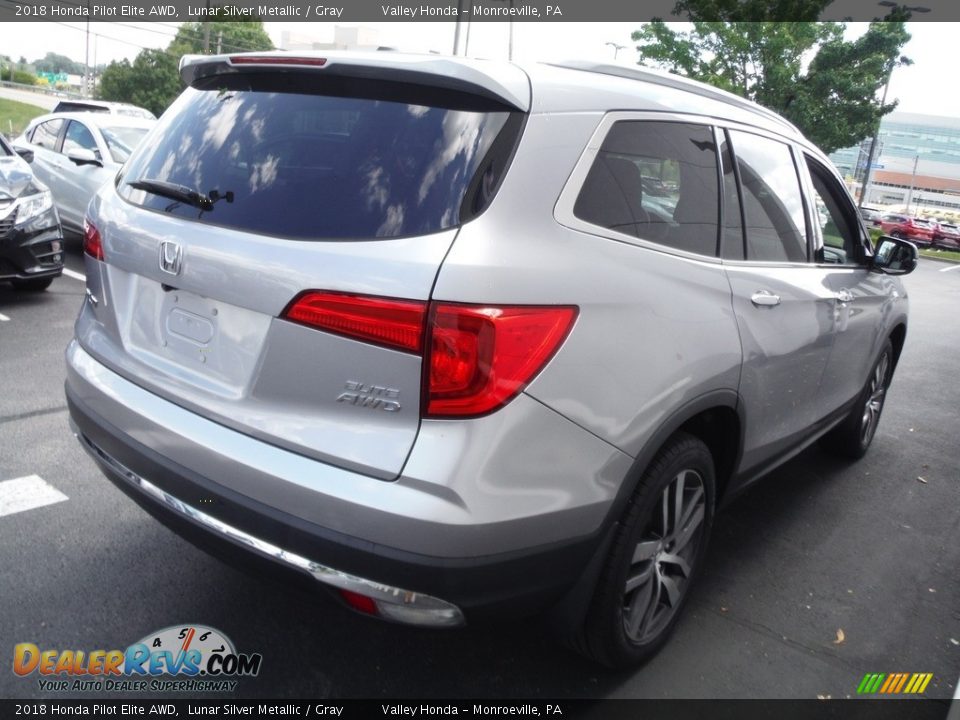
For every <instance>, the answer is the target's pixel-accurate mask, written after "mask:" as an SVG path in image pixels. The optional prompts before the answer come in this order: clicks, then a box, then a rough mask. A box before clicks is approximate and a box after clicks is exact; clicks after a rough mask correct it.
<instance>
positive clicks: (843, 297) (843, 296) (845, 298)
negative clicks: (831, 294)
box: [837, 288, 853, 303]
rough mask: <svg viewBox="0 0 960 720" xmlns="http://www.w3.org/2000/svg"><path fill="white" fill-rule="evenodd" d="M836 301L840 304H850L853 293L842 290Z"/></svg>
mask: <svg viewBox="0 0 960 720" xmlns="http://www.w3.org/2000/svg"><path fill="white" fill-rule="evenodd" d="M837 300H839V301H840V302H842V303H848V302H852V301H853V293H852V292H850V291H849V290H847V289H846V288H844V289H843V290H841V291H840V292H838V293H837Z"/></svg>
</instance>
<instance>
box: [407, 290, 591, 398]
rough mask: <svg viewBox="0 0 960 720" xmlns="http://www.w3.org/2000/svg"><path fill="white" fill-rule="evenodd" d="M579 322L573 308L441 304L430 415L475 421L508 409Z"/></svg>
mask: <svg viewBox="0 0 960 720" xmlns="http://www.w3.org/2000/svg"><path fill="white" fill-rule="evenodd" d="M576 317H577V308H575V307H567V306H562V307H555V306H550V307H530V306H517V307H479V306H475V305H447V304H437V303H435V304H434V305H433V307H432V309H431V324H430V346H429V352H428V354H427V357H426V359H425V364H426V366H427V373H428V377H427V407H426V409H425V412H424V415H426V416H428V417H470V416H477V415H484V414H486V413H489V412H492V411H494V410H496V409H498V408H500V407H502V406H503V405H505V404H506V403H507V402H509V401H510V400H511V399H512V398H513V397H514V396H516V395H517V393H519V392H520V391H521V390H523V388H524V387H525V386H526V385H527V383H529V382H530V381H531V380H532V379H533V378H534V377H535V376H536V375H537V373H539V372H540V370H542V369H543V367H544V365H546V364H547V362H548V361H549V360H550V358H551V357H553V354H554V353H555V352H556V351H557V348H559V347H560V345H561V344H562V343H563V341H564V339H565V338H566V337H567V335H568V334H569V332H570V329H571V328H572V327H573V321H574V320H575V319H576Z"/></svg>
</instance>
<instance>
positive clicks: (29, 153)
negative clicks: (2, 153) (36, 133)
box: [13, 146, 33, 163]
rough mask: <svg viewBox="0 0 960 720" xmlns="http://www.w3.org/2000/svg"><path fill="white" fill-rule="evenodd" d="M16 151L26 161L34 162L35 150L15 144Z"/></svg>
mask: <svg viewBox="0 0 960 720" xmlns="http://www.w3.org/2000/svg"><path fill="white" fill-rule="evenodd" d="M13 149H14V151H15V152H16V153H17V155H19V156H20V157H22V158H23V160H24V162H28V163H32V162H33V150H31V149H30V148H25V147H17V146H14V148H13Z"/></svg>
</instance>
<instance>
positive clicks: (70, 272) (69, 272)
mask: <svg viewBox="0 0 960 720" xmlns="http://www.w3.org/2000/svg"><path fill="white" fill-rule="evenodd" d="M63 274H64V275H66V276H67V277H70V278H73V279H74V280H79V281H80V282H86V281H87V276H86V275H83V274H81V273H78V272H77V271H76V270H71V269H70V268H64V269H63Z"/></svg>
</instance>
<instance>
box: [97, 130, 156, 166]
mask: <svg viewBox="0 0 960 720" xmlns="http://www.w3.org/2000/svg"><path fill="white" fill-rule="evenodd" d="M100 134H101V135H103V139H104V140H105V141H106V143H107V147H108V148H109V149H110V155H111V157H113V159H114V162H118V163H125V162H126V161H127V159H128V158H129V157H130V154H131V153H132V152H133V150H134V148H135V147H137V145H139V144H140V141H141V140H143V136H144V135H146V134H147V128H141V127H127V126H124V125H118V126H112V127H111V126H101V127H100Z"/></svg>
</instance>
